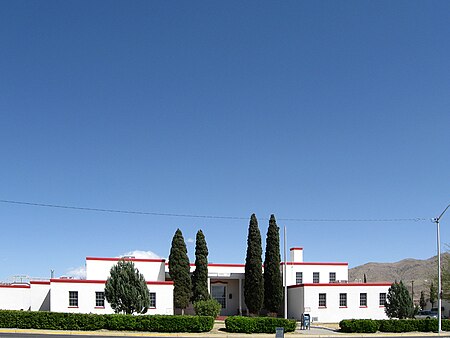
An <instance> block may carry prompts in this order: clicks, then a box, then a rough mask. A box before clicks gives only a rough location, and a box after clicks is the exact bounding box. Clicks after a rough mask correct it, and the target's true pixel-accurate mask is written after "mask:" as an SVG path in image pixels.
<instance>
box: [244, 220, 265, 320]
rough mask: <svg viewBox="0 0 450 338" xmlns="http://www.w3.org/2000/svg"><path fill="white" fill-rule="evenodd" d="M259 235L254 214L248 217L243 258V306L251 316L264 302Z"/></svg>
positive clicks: (257, 311) (256, 312) (256, 313)
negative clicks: (244, 256)
mask: <svg viewBox="0 0 450 338" xmlns="http://www.w3.org/2000/svg"><path fill="white" fill-rule="evenodd" d="M261 257H262V246H261V233H260V232H259V228H258V220H257V219H256V216H255V214H252V216H251V217H250V224H249V227H248V237H247V255H246V258H245V282H244V297H245V304H246V305H247V308H248V310H249V312H250V314H251V315H258V314H259V311H261V308H262V305H263V301H264V281H263V274H262V258H261Z"/></svg>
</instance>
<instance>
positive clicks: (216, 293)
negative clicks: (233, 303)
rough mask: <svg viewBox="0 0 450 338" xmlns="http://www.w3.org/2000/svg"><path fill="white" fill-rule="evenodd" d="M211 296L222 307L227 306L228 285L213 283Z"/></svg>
mask: <svg viewBox="0 0 450 338" xmlns="http://www.w3.org/2000/svg"><path fill="white" fill-rule="evenodd" d="M211 296H212V298H214V299H215V300H217V301H218V302H219V304H220V305H222V309H226V308H227V286H226V285H221V284H218V285H217V284H216V285H211Z"/></svg>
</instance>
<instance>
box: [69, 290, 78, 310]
mask: <svg viewBox="0 0 450 338" xmlns="http://www.w3.org/2000/svg"><path fill="white" fill-rule="evenodd" d="M69 306H71V307H72V306H73V307H76V306H78V291H69Z"/></svg>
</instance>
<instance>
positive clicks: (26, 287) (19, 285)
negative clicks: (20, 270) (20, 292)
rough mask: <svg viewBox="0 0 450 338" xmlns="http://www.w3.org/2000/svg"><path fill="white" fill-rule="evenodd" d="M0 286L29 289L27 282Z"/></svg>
mask: <svg viewBox="0 0 450 338" xmlns="http://www.w3.org/2000/svg"><path fill="white" fill-rule="evenodd" d="M0 288H11V289H29V288H30V285H28V284H0Z"/></svg>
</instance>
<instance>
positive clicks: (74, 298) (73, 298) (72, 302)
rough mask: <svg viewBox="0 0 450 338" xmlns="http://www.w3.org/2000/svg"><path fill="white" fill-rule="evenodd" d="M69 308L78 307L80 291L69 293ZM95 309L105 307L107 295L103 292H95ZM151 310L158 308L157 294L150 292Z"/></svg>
mask: <svg viewBox="0 0 450 338" xmlns="http://www.w3.org/2000/svg"><path fill="white" fill-rule="evenodd" d="M69 306H70V307H77V306H78V291H69ZM95 307H105V293H104V292H103V291H96V292H95ZM149 307H150V308H156V293H155V292H150V306H149Z"/></svg>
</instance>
